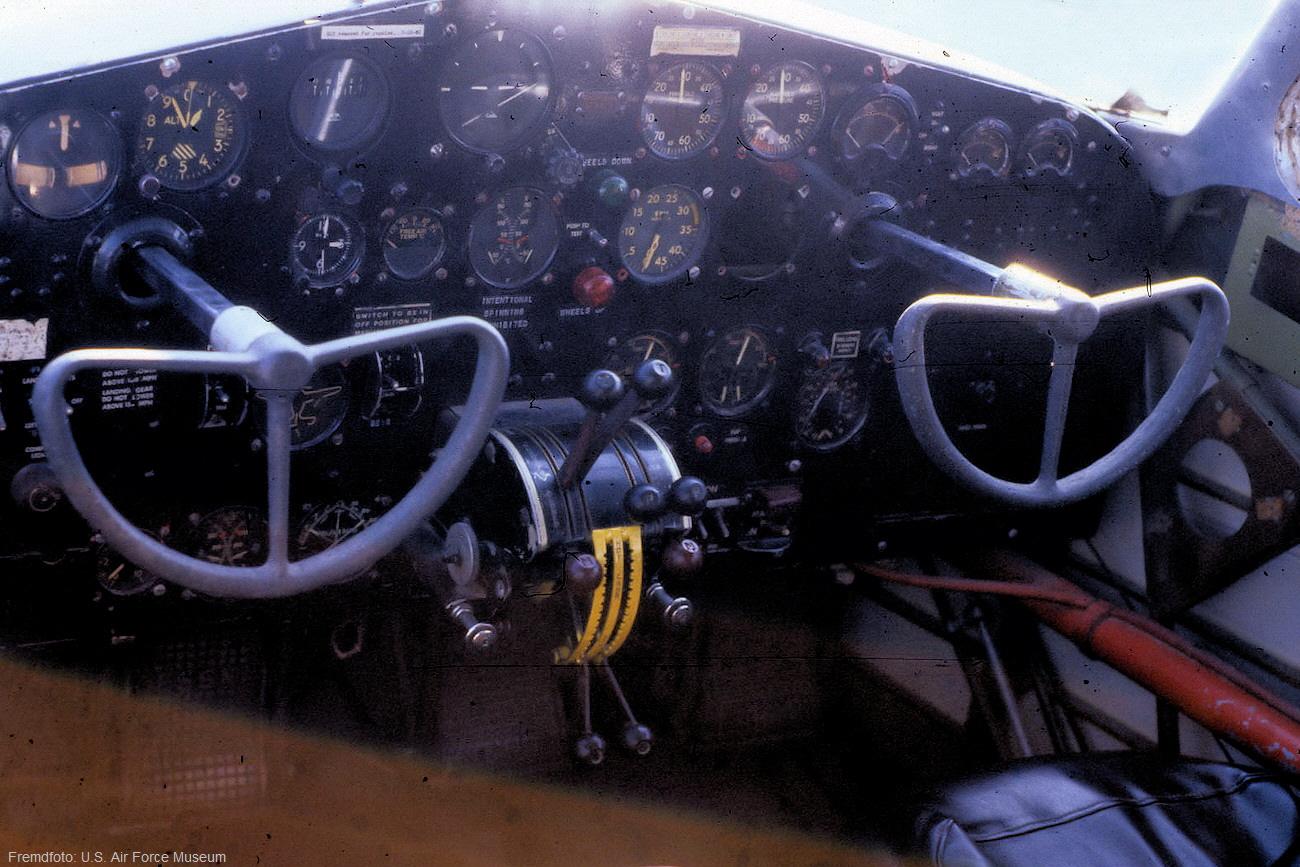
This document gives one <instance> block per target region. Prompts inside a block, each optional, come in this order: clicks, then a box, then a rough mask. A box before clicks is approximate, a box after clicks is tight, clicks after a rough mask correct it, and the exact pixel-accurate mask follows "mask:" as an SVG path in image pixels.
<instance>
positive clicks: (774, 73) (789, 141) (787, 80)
mask: <svg viewBox="0 0 1300 867" xmlns="http://www.w3.org/2000/svg"><path fill="white" fill-rule="evenodd" d="M825 113H826V85H825V84H823V83H822V79H821V76H820V75H818V74H817V71H816V70H815V69H813V68H812V67H811V66H809V65H808V64H806V63H800V62H799V61H795V60H789V61H786V62H785V63H778V64H777V65H776V66H773V67H771V68H769V69H766V70H764V71H763V73H762V74H761V75H759V77H758V78H757V79H755V81H754V83H753V84H751V85H750V86H749V92H748V93H746V94H745V105H744V107H743V108H742V109H741V115H740V138H741V141H742V142H744V144H745V146H746V147H748V148H750V149H751V150H753V151H754V153H756V154H758V155H759V156H760V157H765V158H767V159H773V160H783V159H787V158H789V157H792V156H794V155H795V154H796V153H798V152H799V151H800V150H802V149H803V148H805V147H807V146H808V144H809V143H810V142H811V141H812V137H813V133H815V132H816V131H817V128H818V126H820V125H821V121H822V116H823V115H824V114H825Z"/></svg>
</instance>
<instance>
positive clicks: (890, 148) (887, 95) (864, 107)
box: [836, 84, 917, 162]
mask: <svg viewBox="0 0 1300 867" xmlns="http://www.w3.org/2000/svg"><path fill="white" fill-rule="evenodd" d="M841 117H843V120H842V121H841V122H840V123H839V124H838V125H837V128H838V132H837V134H836V138H837V139H838V141H839V145H840V155H841V156H843V157H844V159H846V160H848V161H850V162H857V161H859V160H866V161H871V160H888V161H890V162H898V160H900V159H902V158H903V156H904V155H905V154H906V153H907V149H908V148H909V147H910V146H911V144H912V139H913V138H914V137H915V136H916V127H917V119H916V105H915V103H914V102H913V101H912V97H911V96H910V95H909V94H908V93H907V91H905V90H903V89H902V88H901V87H895V86H893V85H889V84H884V85H878V86H876V87H874V88H872V89H871V90H870V91H868V92H867V93H866V94H865V95H864V97H863V98H862V101H861V102H860V103H859V104H858V105H857V107H856V108H855V109H854V110H853V111H852V112H851V113H848V114H847V115H841Z"/></svg>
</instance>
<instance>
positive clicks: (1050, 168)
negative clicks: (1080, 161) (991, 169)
mask: <svg viewBox="0 0 1300 867" xmlns="http://www.w3.org/2000/svg"><path fill="white" fill-rule="evenodd" d="M1078 146H1079V131H1078V130H1076V129H1075V128H1074V124H1072V123H1070V122H1069V121H1068V120H1064V119H1062V118H1059V117H1054V118H1051V119H1050V120H1045V121H1043V122H1042V123H1040V124H1038V125H1037V126H1035V127H1034V128H1033V129H1031V130H1030V131H1029V134H1028V135H1026V136H1025V143H1024V145H1023V146H1022V148H1021V151H1022V153H1023V154H1024V166H1025V169H1024V171H1025V177H1027V178H1033V177H1037V176H1038V175H1042V174H1054V175H1056V176H1057V177H1060V178H1063V177H1066V176H1067V175H1069V174H1070V170H1071V169H1073V168H1074V154H1075V151H1076V150H1077V148H1078Z"/></svg>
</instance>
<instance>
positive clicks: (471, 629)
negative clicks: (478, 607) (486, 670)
mask: <svg viewBox="0 0 1300 867" xmlns="http://www.w3.org/2000/svg"><path fill="white" fill-rule="evenodd" d="M447 613H448V614H450V615H451V619H452V620H455V621H456V622H457V623H459V624H460V625H461V626H463V627H464V628H465V646H466V647H468V648H469V649H470V650H473V651H475V652H479V653H483V652H486V651H489V650H491V649H492V648H494V647H496V646H497V640H498V639H499V638H500V637H501V636H500V633H498V632H497V628H496V627H495V626H493V625H492V624H491V623H483V622H482V621H480V620H479V619H478V617H477V616H476V615H475V614H474V609H473V608H471V607H470V604H469V602H468V601H466V600H464V599H458V600H457V601H455V602H453V603H451V604H450V605H448V606H447Z"/></svg>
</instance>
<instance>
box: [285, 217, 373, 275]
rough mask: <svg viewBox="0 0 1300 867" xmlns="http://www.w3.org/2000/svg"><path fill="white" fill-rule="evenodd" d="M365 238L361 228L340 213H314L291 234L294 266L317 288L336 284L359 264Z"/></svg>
mask: <svg viewBox="0 0 1300 867" xmlns="http://www.w3.org/2000/svg"><path fill="white" fill-rule="evenodd" d="M364 250H365V237H364V235H363V234H362V231H361V227H360V226H357V225H355V224H353V222H352V220H350V219H349V218H347V217H344V216H341V215H339V214H315V215H313V216H310V217H308V218H307V219H306V220H304V221H303V223H302V224H301V225H300V226H298V229H297V231H295V232H294V233H293V240H292V242H291V251H292V254H293V265H294V268H295V269H296V270H297V271H298V273H299V274H301V275H302V276H303V277H304V278H306V280H307V284H308V285H309V286H314V287H317V288H320V287H324V286H337V285H338V284H339V283H341V282H342V281H343V280H345V279H346V278H347V277H349V276H350V275H351V274H352V272H353V271H355V270H356V268H357V266H358V265H359V264H360V263H361V254H362V252H363V251H364Z"/></svg>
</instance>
